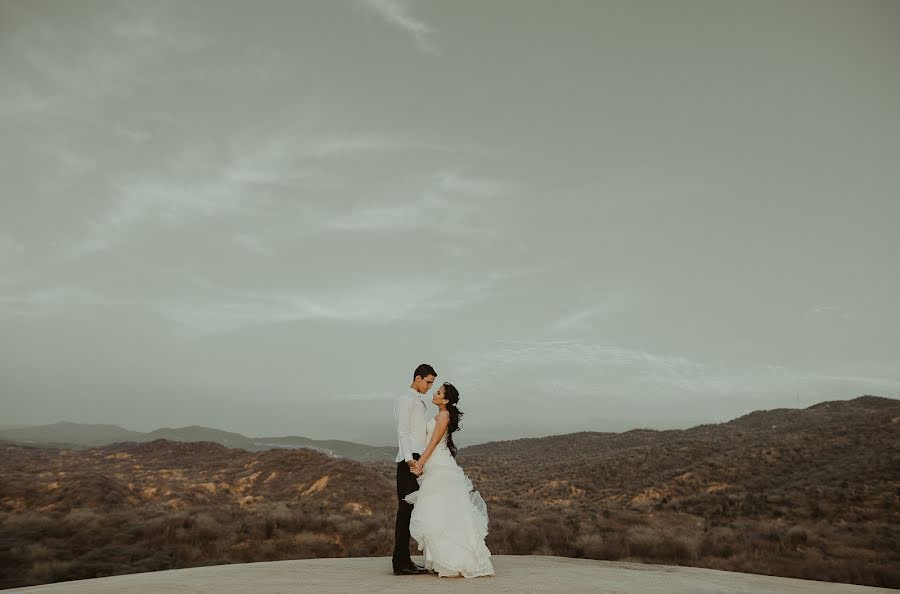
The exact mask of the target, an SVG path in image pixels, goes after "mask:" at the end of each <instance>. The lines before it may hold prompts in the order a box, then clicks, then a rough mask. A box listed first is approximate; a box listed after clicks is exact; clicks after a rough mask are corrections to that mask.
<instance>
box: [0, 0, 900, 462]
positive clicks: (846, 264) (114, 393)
mask: <svg viewBox="0 0 900 594" xmlns="http://www.w3.org/2000/svg"><path fill="white" fill-rule="evenodd" d="M898 72H900V3H898V2H895V1H885V2H873V1H855V2H845V1H837V2H828V1H820V0H815V1H804V2H800V1H785V0H778V1H760V0H753V1H743V2H720V1H682V2H677V3H676V2H663V1H660V2H636V1H634V0H628V1H621V2H601V1H590V2H532V1H522V0H516V1H506V2H500V1H496V0H494V1H488V2H484V1H479V2H476V1H460V0H454V1H452V2H401V1H390V0H382V1H375V0H371V1H368V2H366V1H359V2H351V1H345V2H331V1H324V0H321V1H317V2H294V1H284V2H275V1H269V2H261V3H249V2H231V1H219V0H216V1H212V0H207V1H195V2H190V3H188V2H112V1H110V2H87V1H80V2H64V1H60V0H57V1H42V2H31V1H10V0H0V80H2V83H0V179H2V188H0V192H2V193H0V405H2V423H4V424H11V423H46V422H53V421H57V420H62V419H66V420H74V421H83V422H108V423H118V424H121V425H123V426H126V427H129V428H134V429H145V430H146V429H152V428H155V427H158V426H181V425H188V424H202V425H210V426H216V427H222V428H227V429H231V430H235V431H240V432H243V433H245V434H249V435H263V434H302V435H308V436H311V437H338V438H345V439H355V440H360V441H368V442H373V443H391V440H392V439H393V438H392V423H393V420H392V416H391V411H390V406H389V404H388V402H389V398H390V396H391V395H392V394H393V393H394V392H396V391H397V390H403V389H405V386H406V385H407V384H408V377H407V376H408V374H409V372H410V371H411V370H412V369H413V367H414V366H415V365H416V364H417V363H419V362H420V361H428V362H431V363H433V364H434V365H435V366H436V367H437V369H438V371H439V373H440V375H441V377H440V379H441V380H450V381H453V382H455V383H456V384H457V386H458V387H459V388H460V389H461V391H462V393H463V401H462V403H461V408H462V409H463V410H465V411H467V412H469V413H470V414H469V416H467V418H466V423H465V429H464V431H463V433H461V434H460V438H459V440H458V442H459V443H460V444H461V445H464V444H465V443H467V442H468V443H471V442H473V441H481V440H486V439H492V438H494V439H497V438H509V437H513V436H519V435H545V434H548V433H560V432H567V431H575V430H582V429H597V430H620V429H628V428H631V427H633V426H637V425H644V426H650V427H674V426H684V425H687V424H691V423H696V422H702V421H705V420H722V419H728V418H732V417H734V416H737V415H740V414H743V413H745V412H748V411H750V410H754V409H759V408H774V407H779V406H797V405H798V403H799V404H800V405H801V406H806V405H809V404H812V403H814V402H818V401H821V400H826V399H845V398H851V397H854V396H857V395H860V394H881V395H886V396H894V397H897V396H898V393H900V309H898V306H897V304H898V303H900V264H898V262H900V258H898V256H900V233H898V228H900V191H898V187H900V186H898V181H900V179H898V178H900V174H898V165H897V164H898V156H900V75H898Z"/></svg>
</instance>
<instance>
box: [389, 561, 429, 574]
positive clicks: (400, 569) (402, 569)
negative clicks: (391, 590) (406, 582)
mask: <svg viewBox="0 0 900 594" xmlns="http://www.w3.org/2000/svg"><path fill="white" fill-rule="evenodd" d="M424 573H428V572H427V571H426V570H425V568H424V567H422V566H421V565H416V564H415V563H410V564H409V565H396V566H394V575H419V574H424Z"/></svg>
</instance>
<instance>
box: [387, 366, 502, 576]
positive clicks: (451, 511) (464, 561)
mask: <svg viewBox="0 0 900 594" xmlns="http://www.w3.org/2000/svg"><path fill="white" fill-rule="evenodd" d="M431 402H432V403H434V404H435V405H437V407H438V408H439V409H440V411H439V412H438V414H437V416H435V417H434V418H432V419H431V420H430V421H428V424H427V425H426V428H425V431H426V435H425V438H426V440H427V441H428V446H427V447H426V448H425V451H424V452H422V455H421V457H420V458H419V459H418V460H417V461H416V465H415V466H414V467H413V469H412V472H413V474H415V475H417V476H418V478H417V479H416V480H417V481H418V483H419V490H418V491H414V492H412V493H410V494H409V495H406V497H405V498H404V499H405V500H406V501H407V502H408V503H411V504H414V507H413V510H412V517H411V518H410V521H409V533H410V535H412V537H413V538H415V539H416V542H417V543H418V544H419V550H420V551H423V552H424V555H425V568H426V569H427V570H429V571H432V572H434V573H437V574H438V575H439V576H440V577H457V576H463V577H467V578H471V577H478V576H485V575H494V567H493V565H491V560H490V557H491V552H490V551H489V550H488V548H487V545H485V544H484V537H485V536H487V532H488V515H487V506H486V504H485V503H484V499H482V498H481V495H480V494H479V493H478V491H475V490H474V489H473V488H472V481H471V480H470V479H469V477H468V476H466V474H465V473H464V472H463V470H462V468H460V467H459V465H458V464H457V463H456V446H455V445H454V444H453V432H454V431H456V430H458V429H459V419H460V417H462V416H463V413H462V412H461V411H460V410H459V409H458V408H457V407H456V405H457V403H458V402H459V391H458V390H457V389H456V388H455V387H454V386H453V385H452V384H449V383H444V385H442V386H441V387H440V388H438V390H437V392H435V394H434V397H433V398H432V399H431Z"/></svg>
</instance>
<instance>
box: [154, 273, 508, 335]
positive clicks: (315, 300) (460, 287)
mask: <svg viewBox="0 0 900 594" xmlns="http://www.w3.org/2000/svg"><path fill="white" fill-rule="evenodd" d="M510 276H511V275H510V274H494V275H489V276H487V277H486V278H484V279H481V280H478V281H475V282H470V283H457V284H449V283H446V282H441V281H437V280H434V279H423V280H421V281H418V282H412V281H410V280H409V279H405V280H404V281H403V282H389V281H386V280H385V281H381V282H375V283H370V284H367V285H363V286H353V287H347V288H345V289H340V290H333V291H331V292H328V293H325V292H319V293H315V294H311V293H308V292H302V291H296V292H291V291H284V290H282V291H247V290H240V289H232V288H228V287H223V286H220V285H215V284H212V283H208V282H205V281H195V283H194V284H195V286H197V287H201V288H205V289H206V290H205V292H204V293H203V295H202V296H199V297H197V298H194V299H188V298H182V299H177V300H176V299H171V300H164V301H160V302H156V303H152V304H151V305H152V306H153V307H155V308H156V309H157V310H158V311H159V312H160V313H161V314H162V315H163V316H164V317H166V318H168V319H170V320H172V321H174V322H176V323H177V324H179V325H181V326H184V327H186V328H190V329H192V330H196V331H200V332H207V333H220V332H229V331H232V330H236V329H240V328H243V327H247V326H255V325H265V324H270V323H277V322H286V321H303V320H330V321H335V322H366V323H386V322H391V321H394V320H398V319H404V318H408V317H410V316H413V315H415V316H419V317H423V316H424V317H428V316H430V315H434V314H436V313H438V312H441V311H446V310H452V309H457V308H461V307H464V306H466V305H469V304H471V303H475V302H478V301H480V300H483V299H486V298H488V297H490V296H492V295H494V294H495V293H496V291H497V288H498V285H500V284H501V283H502V282H503V281H504V280H506V279H507V278H509V277H510ZM410 286H415V287H416V290H415V291H410V290H409V287H410Z"/></svg>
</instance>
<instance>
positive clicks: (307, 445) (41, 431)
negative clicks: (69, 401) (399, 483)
mask: <svg viewBox="0 0 900 594" xmlns="http://www.w3.org/2000/svg"><path fill="white" fill-rule="evenodd" d="M157 439H168V440H170V441H181V442H202V441H208V442H212V443H217V444H220V445H223V446H225V447H228V448H239V449H242V450H247V451H248V452H261V451H264V450H272V449H298V448H303V449H310V450H316V451H318V452H321V453H323V454H326V455H328V456H336V457H341V458H349V459H351V460H356V461H359V462H382V461H392V460H393V459H394V456H395V455H396V454H397V448H396V446H370V445H366V444H361V443H353V442H350V441H341V440H337V439H324V440H318V439H310V438H308V437H301V436H297V435H290V436H284V437H247V436H245V435H241V434H240V433H233V432H231V431H223V430H221V429H214V428H212V427H202V426H199V425H192V426H189V427H177V428H171V427H164V428H160V429H154V430H153V431H150V432H147V433H143V432H140V431H131V430H130V429H125V428H123V427H119V426H118V425H103V424H99V425H94V424H87V423H71V422H66V421H63V422H59V423H53V424H50V425H36V426H24V427H23V426H18V427H13V428H5V429H0V441H5V442H11V443H15V444H20V445H31V446H38V447H56V448H66V449H81V448H92V447H99V446H106V445H110V444H114V443H120V442H136V443H145V442H150V441H154V440H157Z"/></svg>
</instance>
